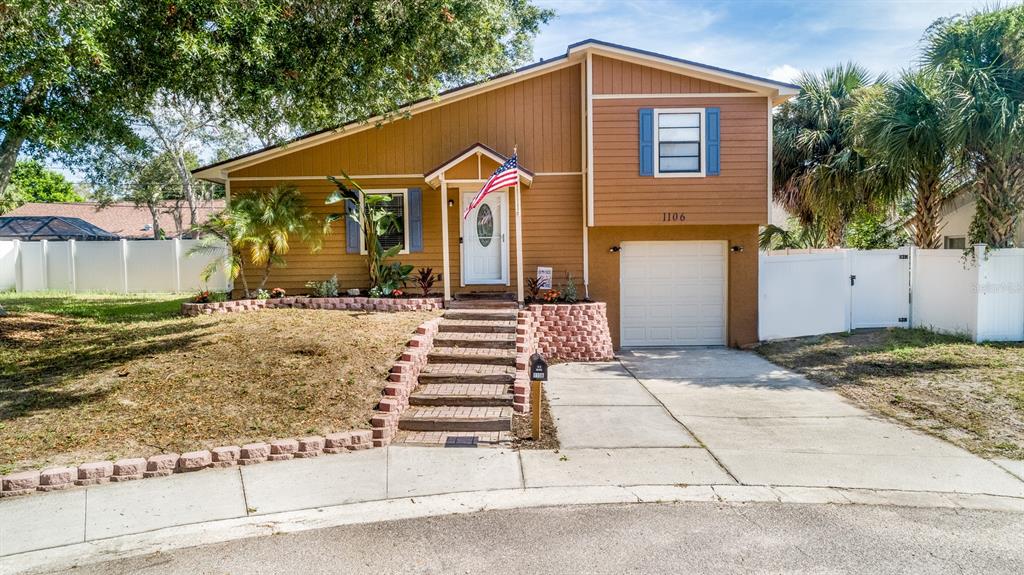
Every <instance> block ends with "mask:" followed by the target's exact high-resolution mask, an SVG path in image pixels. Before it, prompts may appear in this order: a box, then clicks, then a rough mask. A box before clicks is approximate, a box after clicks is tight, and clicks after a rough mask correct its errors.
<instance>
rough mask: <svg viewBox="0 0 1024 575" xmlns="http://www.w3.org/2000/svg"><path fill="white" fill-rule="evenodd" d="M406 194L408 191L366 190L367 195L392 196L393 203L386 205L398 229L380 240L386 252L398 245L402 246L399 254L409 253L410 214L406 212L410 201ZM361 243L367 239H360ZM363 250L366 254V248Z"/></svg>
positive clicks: (363, 247)
mask: <svg viewBox="0 0 1024 575" xmlns="http://www.w3.org/2000/svg"><path fill="white" fill-rule="evenodd" d="M406 193H407V192H406V190H366V194H367V195H371V196H391V201H390V202H388V203H387V204H386V205H385V209H387V210H388V211H389V212H391V213H392V214H393V215H394V216H395V219H396V220H398V229H397V230H395V231H392V232H390V233H388V234H386V235H383V236H381V237H380V238H379V239H380V245H381V247H383V248H384V249H385V250H387V249H389V248H392V247H394V246H398V245H400V246H402V250H401V251H400V252H398V253H400V254H407V253H409V235H408V230H409V214H408V210H406V200H407V199H408V198H406ZM359 241H360V243H365V241H366V238H360V240H359ZM361 250H362V253H364V254H365V253H366V246H365V245H363V246H362V248H361Z"/></svg>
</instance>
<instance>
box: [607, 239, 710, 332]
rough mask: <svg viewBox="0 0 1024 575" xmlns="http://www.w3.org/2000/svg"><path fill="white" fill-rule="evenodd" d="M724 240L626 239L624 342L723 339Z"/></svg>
mask: <svg viewBox="0 0 1024 575" xmlns="http://www.w3.org/2000/svg"><path fill="white" fill-rule="evenodd" d="M726 254H727V250H726V246H725V243H724V242H717V241H702V242H687V241H678V242H624V243H623V245H622V251H621V252H620V256H621V262H620V268H619V269H620V274H621V285H620V293H621V302H620V307H619V309H620V310H621V312H620V313H621V317H620V325H621V326H622V328H621V336H622V337H621V339H622V342H621V343H622V345H623V346H627V347H629V346H634V347H639V346H673V345H722V344H724V343H725V311H726V308H725V294H726V267H725V266H726Z"/></svg>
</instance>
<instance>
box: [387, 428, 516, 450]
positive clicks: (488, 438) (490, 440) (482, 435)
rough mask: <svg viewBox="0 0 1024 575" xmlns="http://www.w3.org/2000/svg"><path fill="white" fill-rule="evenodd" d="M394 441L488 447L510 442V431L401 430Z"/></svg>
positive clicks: (444, 445) (411, 443) (430, 444)
mask: <svg viewBox="0 0 1024 575" xmlns="http://www.w3.org/2000/svg"><path fill="white" fill-rule="evenodd" d="M395 443H401V444H405V445H428V446H435V447H489V446H501V445H508V444H510V443H512V432H510V431H450V432H449V431H401V432H399V433H398V437H396V438H395Z"/></svg>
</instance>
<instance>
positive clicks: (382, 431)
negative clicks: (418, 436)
mask: <svg viewBox="0 0 1024 575" xmlns="http://www.w3.org/2000/svg"><path fill="white" fill-rule="evenodd" d="M440 323H441V318H439V317H437V318H434V319H429V320H427V321H425V322H423V323H421V324H420V325H419V326H417V327H416V335H414V336H413V337H412V339H410V340H409V343H407V344H406V346H405V350H403V351H402V355H401V357H400V358H399V359H398V361H397V362H395V364H394V365H392V366H391V371H390V373H389V375H388V384H387V385H386V386H385V387H384V392H383V393H384V397H383V398H382V399H381V400H380V403H378V404H377V412H376V413H375V414H374V415H373V417H371V418H370V425H371V426H372V427H373V430H372V431H373V436H372V437H373V445H374V447H383V446H385V445H389V444H390V443H391V441H392V440H394V438H395V435H396V434H397V433H398V420H399V419H400V418H401V416H402V412H403V411H405V410H406V409H408V407H409V396H410V395H411V394H412V392H413V390H414V389H416V386H417V385H419V378H420V370H421V369H423V366H425V365H427V356H428V355H430V351H431V350H432V349H433V348H434V336H435V335H437V327H438V325H440Z"/></svg>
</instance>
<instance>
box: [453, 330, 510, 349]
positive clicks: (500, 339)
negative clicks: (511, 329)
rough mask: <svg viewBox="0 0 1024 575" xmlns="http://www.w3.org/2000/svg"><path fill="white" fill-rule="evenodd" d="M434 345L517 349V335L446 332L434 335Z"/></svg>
mask: <svg viewBox="0 0 1024 575" xmlns="http://www.w3.org/2000/svg"><path fill="white" fill-rule="evenodd" d="M434 345H436V346H438V347H449V348H451V347H454V348H462V347H466V348H470V347H473V348H486V349H515V348H516V336H515V334H512V333H465V332H446V333H439V334H437V335H436V336H435V337H434Z"/></svg>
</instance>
